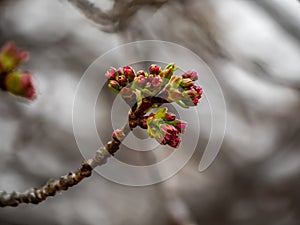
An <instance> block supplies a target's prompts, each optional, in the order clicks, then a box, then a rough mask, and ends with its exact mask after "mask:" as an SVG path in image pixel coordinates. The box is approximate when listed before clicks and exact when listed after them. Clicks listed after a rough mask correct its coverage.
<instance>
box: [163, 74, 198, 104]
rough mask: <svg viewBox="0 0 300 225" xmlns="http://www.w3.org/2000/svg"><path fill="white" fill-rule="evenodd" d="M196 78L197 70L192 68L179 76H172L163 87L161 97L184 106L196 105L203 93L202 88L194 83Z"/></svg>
mask: <svg viewBox="0 0 300 225" xmlns="http://www.w3.org/2000/svg"><path fill="white" fill-rule="evenodd" d="M197 79H198V75H197V72H196V71H192V70H191V71H187V72H185V73H184V74H183V75H181V76H175V75H174V76H172V77H171V79H170V81H169V83H168V84H167V85H166V87H165V90H164V93H163V97H164V98H166V99H167V100H168V101H169V102H176V103H177V104H178V105H180V106H181V107H184V108H188V107H190V106H196V105H197V104H198V102H199V100H200V98H201V97H202V93H203V91H202V88H201V87H200V86H199V85H197V84H195V83H194V81H196V80H197Z"/></svg>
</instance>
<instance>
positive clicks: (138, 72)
mask: <svg viewBox="0 0 300 225" xmlns="http://www.w3.org/2000/svg"><path fill="white" fill-rule="evenodd" d="M136 76H137V77H139V76H144V77H146V73H145V71H144V70H139V71H137V73H136Z"/></svg>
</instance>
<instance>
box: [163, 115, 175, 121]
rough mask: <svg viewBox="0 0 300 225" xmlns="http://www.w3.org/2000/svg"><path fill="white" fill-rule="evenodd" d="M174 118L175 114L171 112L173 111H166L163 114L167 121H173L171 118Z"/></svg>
mask: <svg viewBox="0 0 300 225" xmlns="http://www.w3.org/2000/svg"><path fill="white" fill-rule="evenodd" d="M175 118H176V115H175V114H173V113H167V114H166V115H165V119H166V120H168V121H173V120H175Z"/></svg>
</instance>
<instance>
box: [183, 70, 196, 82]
mask: <svg viewBox="0 0 300 225" xmlns="http://www.w3.org/2000/svg"><path fill="white" fill-rule="evenodd" d="M182 77H183V78H190V79H191V80H193V81H195V80H198V74H197V72H196V71H195V70H189V71H186V72H185V73H184V74H182Z"/></svg>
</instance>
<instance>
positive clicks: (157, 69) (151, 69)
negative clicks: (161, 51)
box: [149, 64, 161, 75]
mask: <svg viewBox="0 0 300 225" xmlns="http://www.w3.org/2000/svg"><path fill="white" fill-rule="evenodd" d="M149 72H150V73H151V74H155V75H158V74H159V73H160V72H161V67H160V66H158V65H156V64H152V65H151V66H150V67H149Z"/></svg>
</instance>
